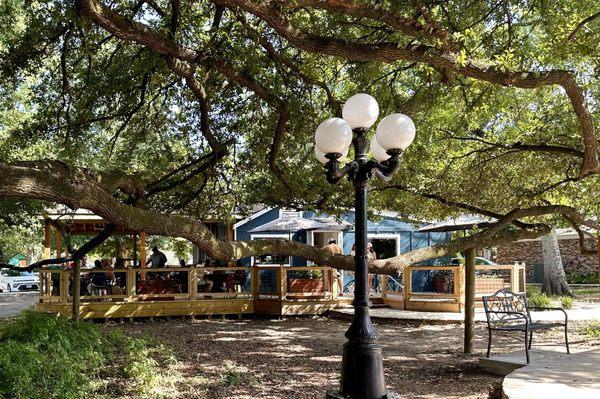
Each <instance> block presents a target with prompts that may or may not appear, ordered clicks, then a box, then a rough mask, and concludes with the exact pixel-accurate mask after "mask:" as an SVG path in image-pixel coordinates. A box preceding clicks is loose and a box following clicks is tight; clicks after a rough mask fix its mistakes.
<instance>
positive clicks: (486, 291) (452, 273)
mask: <svg viewBox="0 0 600 399" xmlns="http://www.w3.org/2000/svg"><path fill="white" fill-rule="evenodd" d="M475 269H476V272H477V277H476V279H475V297H476V299H477V300H478V301H477V302H476V303H477V304H478V305H479V306H482V304H481V297H482V296H483V295H491V294H493V293H495V292H496V291H498V290H499V289H502V288H508V289H510V290H511V291H513V292H519V293H524V292H525V265H523V264H520V265H516V264H515V265H490V266H487V265H477V266H476V267H475ZM464 274H465V273H464V267H463V266H461V265H456V266H455V265H451V266H409V267H407V268H405V269H404V273H403V279H402V281H398V280H397V279H394V278H393V277H388V276H383V278H382V286H383V289H382V298H383V303H384V304H385V305H388V306H389V307H390V308H393V309H401V310H409V311H422V312H453V313H460V312H462V311H463V310H464V303H465V280H464ZM423 276H427V279H425V280H427V282H428V284H421V285H419V284H415V283H418V282H419V279H420V277H423Z"/></svg>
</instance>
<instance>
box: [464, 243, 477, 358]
mask: <svg viewBox="0 0 600 399" xmlns="http://www.w3.org/2000/svg"><path fill="white" fill-rule="evenodd" d="M474 341H475V248H469V249H467V250H466V251H465V342H464V352H465V353H468V354H472V353H473V342H474Z"/></svg>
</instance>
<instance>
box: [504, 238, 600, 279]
mask: <svg viewBox="0 0 600 399" xmlns="http://www.w3.org/2000/svg"><path fill="white" fill-rule="evenodd" d="M585 244H586V248H594V249H595V248H596V240H594V239H588V240H586V243H585ZM558 245H559V246H560V254H561V256H562V260H563V266H564V268H565V272H566V273H571V274H577V275H584V274H589V273H597V272H598V257H597V256H596V255H593V256H584V255H582V254H581V251H580V249H579V240H578V239H561V240H558ZM496 262H497V263H498V264H501V265H503V264H507V265H510V264H513V263H515V262H525V265H526V270H527V281H533V270H534V265H535V264H537V263H539V264H542V263H543V258H542V242H541V241H540V240H525V241H517V242H512V243H509V244H504V245H501V246H499V247H498V248H497V255H496Z"/></svg>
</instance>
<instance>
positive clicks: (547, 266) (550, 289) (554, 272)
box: [541, 229, 573, 296]
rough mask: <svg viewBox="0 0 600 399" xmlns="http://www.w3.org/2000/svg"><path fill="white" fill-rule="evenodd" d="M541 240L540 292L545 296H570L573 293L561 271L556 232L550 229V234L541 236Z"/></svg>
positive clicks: (563, 272) (563, 271) (562, 270)
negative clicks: (541, 276) (541, 281)
mask: <svg viewBox="0 0 600 399" xmlns="http://www.w3.org/2000/svg"><path fill="white" fill-rule="evenodd" d="M541 240H542V253H543V257H544V283H543V284H542V292H543V293H545V294H547V295H559V296H563V295H569V296H572V295H573V293H572V292H571V288H570V287H569V284H568V283H567V278H566V276H565V270H564V269H563V264H562V257H561V256H560V247H559V246H558V237H557V236H556V231H555V230H554V229H552V231H551V232H550V234H546V235H544V236H542V238H541Z"/></svg>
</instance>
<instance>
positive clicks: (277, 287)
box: [252, 265, 338, 300]
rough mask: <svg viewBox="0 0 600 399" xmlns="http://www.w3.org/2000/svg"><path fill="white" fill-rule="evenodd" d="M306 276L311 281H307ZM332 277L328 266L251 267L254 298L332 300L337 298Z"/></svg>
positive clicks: (335, 282)
mask: <svg viewBox="0 0 600 399" xmlns="http://www.w3.org/2000/svg"><path fill="white" fill-rule="evenodd" d="M294 274H296V276H294ZM309 274H310V275H312V277H308V275H309ZM334 274H335V273H334V269H332V268H330V267H327V266H308V267H305V266H282V265H274V266H254V267H252V281H253V282H254V285H253V286H252V294H253V298H254V299H278V300H287V299H303V298H311V299H315V298H330V299H333V298H335V297H337V295H338V289H337V287H338V285H337V281H335V280H336V279H335V278H334ZM290 275H291V276H290ZM303 275H305V276H303ZM315 275H316V276H315Z"/></svg>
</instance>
